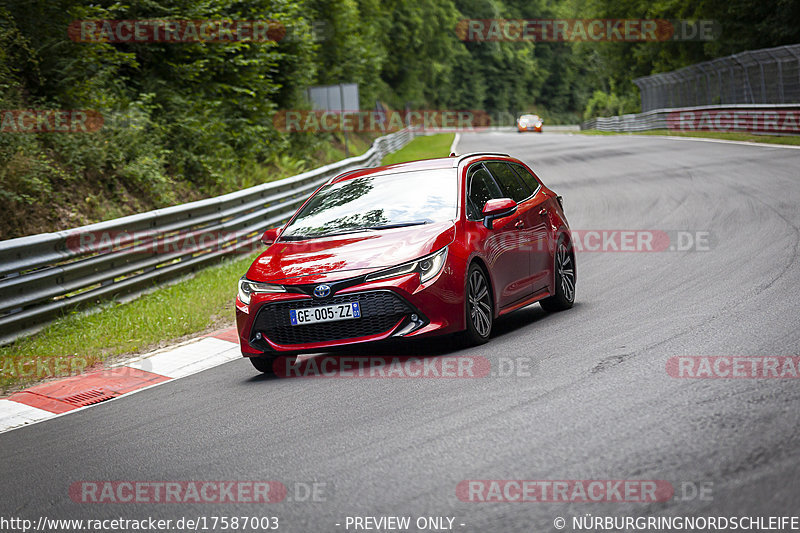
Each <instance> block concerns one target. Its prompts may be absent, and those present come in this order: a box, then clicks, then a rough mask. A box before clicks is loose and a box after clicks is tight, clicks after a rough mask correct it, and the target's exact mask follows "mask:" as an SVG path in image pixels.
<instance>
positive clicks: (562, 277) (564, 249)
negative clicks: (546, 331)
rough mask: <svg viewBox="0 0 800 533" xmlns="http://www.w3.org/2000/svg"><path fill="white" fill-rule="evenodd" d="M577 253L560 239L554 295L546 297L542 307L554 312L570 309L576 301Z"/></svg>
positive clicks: (557, 247)
mask: <svg viewBox="0 0 800 533" xmlns="http://www.w3.org/2000/svg"><path fill="white" fill-rule="evenodd" d="M575 272H576V269H575V253H574V252H573V251H572V246H570V245H568V244H567V243H566V242H564V238H563V237H562V238H561V239H559V240H558V245H557V246H556V257H555V285H556V291H555V294H554V295H553V296H550V297H549V298H545V299H544V300H542V301H541V302H540V303H541V305H542V309H544V310H545V311H548V312H551V313H554V312H557V311H564V310H565V309H569V308H570V307H572V306H573V304H574V303H575Z"/></svg>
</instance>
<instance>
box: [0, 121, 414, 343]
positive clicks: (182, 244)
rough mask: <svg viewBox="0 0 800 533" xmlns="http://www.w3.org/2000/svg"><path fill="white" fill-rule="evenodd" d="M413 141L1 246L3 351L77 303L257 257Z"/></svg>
mask: <svg viewBox="0 0 800 533" xmlns="http://www.w3.org/2000/svg"><path fill="white" fill-rule="evenodd" d="M413 137H414V132H413V131H412V130H411V129H408V128H407V129H404V130H401V131H398V132H396V133H393V134H390V135H387V136H384V137H380V138H378V139H376V140H375V141H374V142H373V144H372V147H371V148H370V149H369V150H368V151H367V152H366V153H365V154H363V155H361V156H357V157H351V158H348V159H345V160H343V161H339V162H337V163H333V164H330V165H326V166H324V167H321V168H318V169H315V170H311V171H309V172H304V173H302V174H299V175H297V176H292V177H290V178H286V179H282V180H279V181H275V182H270V183H265V184H262V185H257V186H255V187H251V188H249V189H244V190H241V191H237V192H233V193H230V194H225V195H223V196H218V197H216V198H209V199H206V200H200V201H196V202H191V203H188V204H183V205H177V206H174V207H168V208H165V209H157V210H155V211H149V212H147V213H141V214H138V215H131V216H127V217H123V218H118V219H115V220H109V221H106V222H100V223H97V224H91V225H88V226H83V227H80V228H76V229H73V230H67V231H59V232H55V233H42V234H39V235H32V236H29V237H21V238H18V239H10V240H6V241H0V344H5V343H8V342H11V341H13V340H14V339H16V338H19V337H22V336H24V335H27V334H30V333H33V332H35V331H37V330H38V329H41V327H42V326H43V325H45V324H46V323H48V322H50V321H52V320H53V319H54V318H56V317H58V316H59V315H61V314H62V313H63V312H64V311H66V310H68V309H71V308H74V307H75V306H77V305H79V304H87V305H88V304H92V303H99V302H100V301H101V300H104V299H108V298H110V297H112V296H121V295H126V296H128V297H134V296H137V295H139V294H141V293H143V292H145V291H147V290H149V289H151V288H152V287H153V286H154V285H156V284H158V283H162V282H164V281H167V280H169V279H172V278H175V277H177V276H181V275H186V274H188V273H191V272H195V271H197V270H199V269H201V268H203V267H205V266H207V265H208V264H209V263H211V262H213V261H215V260H218V259H220V258H221V257H223V256H227V255H230V254H233V253H248V252H249V251H250V250H253V251H254V250H257V249H258V247H259V246H260V244H259V242H260V237H261V234H262V233H263V232H264V230H265V229H267V228H270V227H274V226H275V225H277V224H279V223H281V222H283V221H285V220H286V219H287V218H288V217H289V216H290V215H291V214H292V213H293V212H294V211H295V210H296V209H297V207H298V206H299V205H300V204H301V203H302V202H303V201H304V200H305V199H306V198H307V197H308V196H309V194H311V193H312V192H313V191H314V190H316V188H317V187H319V186H320V185H322V184H323V183H324V182H325V181H326V180H328V179H330V178H331V177H333V176H335V175H337V174H340V173H342V172H344V171H346V170H348V169H351V168H357V167H370V166H376V165H377V164H379V163H380V161H381V159H383V157H384V156H386V155H387V154H390V153H392V152H394V151H397V150H399V149H400V148H402V147H403V146H405V145H406V144H407V143H408V142H409V141H410V140H411V139H412V138H413ZM199 297H200V296H199Z"/></svg>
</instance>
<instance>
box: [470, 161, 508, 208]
mask: <svg viewBox="0 0 800 533" xmlns="http://www.w3.org/2000/svg"><path fill="white" fill-rule="evenodd" d="M467 185H468V188H467V218H469V219H470V220H479V219H480V218H481V211H483V206H484V205H486V202H488V201H489V200H491V199H493V198H502V197H503V193H502V192H500V189H499V188H498V187H497V184H496V183H495V182H494V180H493V179H492V176H491V175H489V173H488V172H487V171H486V169H485V168H484V167H483V165H480V164H478V165H473V166H472V168H470V169H469V174H468V175H467Z"/></svg>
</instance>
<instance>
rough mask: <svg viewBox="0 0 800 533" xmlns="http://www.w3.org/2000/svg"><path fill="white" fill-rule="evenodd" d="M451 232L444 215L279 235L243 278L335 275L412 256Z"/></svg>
mask: <svg viewBox="0 0 800 533" xmlns="http://www.w3.org/2000/svg"><path fill="white" fill-rule="evenodd" d="M454 238H455V224H454V223H453V222H452V221H447V222H437V223H433V224H425V225H420V226H409V227H407V228H394V229H384V230H377V231H365V232H363V233H354V234H348V235H340V236H337V237H326V238H321V239H309V240H305V241H289V242H283V241H280V240H279V241H278V242H277V243H275V244H273V245H272V246H270V247H269V248H267V250H266V251H264V252H263V253H262V254H261V255H260V256H258V258H257V259H256V260H255V261H254V262H253V264H252V265H251V266H250V269H249V270H248V271H247V279H250V280H253V281H262V282H274V283H283V284H305V283H321V282H331V281H337V280H341V279H346V278H352V277H356V276H360V275H364V274H367V273H369V272H372V271H375V270H380V269H382V268H386V267H390V266H395V265H399V264H402V263H405V262H407V261H412V260H414V259H417V258H419V257H422V256H424V255H427V254H429V253H432V252H435V251H436V250H439V249H441V248H442V247H444V246H447V245H448V244H450V243H451V242H453V239H454Z"/></svg>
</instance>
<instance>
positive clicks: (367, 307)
mask: <svg viewBox="0 0 800 533" xmlns="http://www.w3.org/2000/svg"><path fill="white" fill-rule="evenodd" d="M350 302H358V306H359V308H360V309H361V318H355V319H352V320H339V321H336V322H320V323H317V324H305V325H302V326H293V325H292V323H291V321H290V319H289V310H290V309H307V308H309V307H317V306H320V305H334V304H343V303H350ZM413 312H414V310H413V309H412V308H411V306H410V305H408V303H406V302H405V300H403V299H402V298H401V297H399V296H398V295H396V294H395V293H393V292H390V291H373V292H363V293H359V294H348V295H343V296H334V297H332V298H325V299H319V300H318V299H313V300H312V299H308V300H293V301H291V302H282V303H274V304H267V305H263V306H262V307H261V309H259V311H258V315H257V316H256V320H255V323H254V325H253V334H255V333H256V332H260V333H261V334H262V335H264V336H265V337H267V338H268V339H269V340H271V341H272V342H274V343H277V344H284V345H287V344H306V343H312V342H327V341H334V340H341V339H354V338H358V337H367V336H369V335H377V334H379V333H384V332H386V331H388V330H389V329H390V328H391V327H393V326H394V325H395V324H397V323H398V322H399V321H400V319H401V318H403V317H404V316H406V315H408V314H411V313H413Z"/></svg>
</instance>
